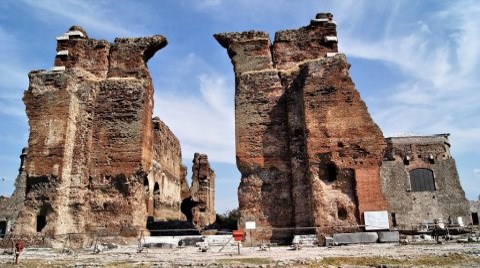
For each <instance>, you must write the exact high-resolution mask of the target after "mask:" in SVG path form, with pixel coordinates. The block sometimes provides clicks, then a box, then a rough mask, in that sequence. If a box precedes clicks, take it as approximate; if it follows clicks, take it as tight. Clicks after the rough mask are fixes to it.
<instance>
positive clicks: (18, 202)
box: [0, 148, 28, 238]
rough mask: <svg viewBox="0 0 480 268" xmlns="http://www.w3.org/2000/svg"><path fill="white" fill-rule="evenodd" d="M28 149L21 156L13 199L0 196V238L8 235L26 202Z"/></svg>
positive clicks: (23, 150)
mask: <svg viewBox="0 0 480 268" xmlns="http://www.w3.org/2000/svg"><path fill="white" fill-rule="evenodd" d="M27 152H28V149H27V148H23V149H22V154H21V155H20V168H19V169H18V176H17V178H16V180H15V191H14V192H13V194H12V196H11V197H4V196H0V238H1V237H2V236H3V235H8V234H9V233H10V230H11V229H12V227H13V225H15V222H16V220H17V217H18V212H19V211H20V208H21V207H22V205H23V202H24V201H25V181H26V177H27V176H26V173H25V160H26V157H27Z"/></svg>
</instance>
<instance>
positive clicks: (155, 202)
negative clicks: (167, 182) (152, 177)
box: [153, 182, 160, 209]
mask: <svg viewBox="0 0 480 268" xmlns="http://www.w3.org/2000/svg"><path fill="white" fill-rule="evenodd" d="M159 207H160V185H159V184H158V182H155V185H154V186H153V208H154V209H157V208H159Z"/></svg>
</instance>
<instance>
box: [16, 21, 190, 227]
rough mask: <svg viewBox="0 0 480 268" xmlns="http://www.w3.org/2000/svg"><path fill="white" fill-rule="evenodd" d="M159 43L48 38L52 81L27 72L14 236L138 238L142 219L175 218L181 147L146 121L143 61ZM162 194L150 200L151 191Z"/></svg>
mask: <svg viewBox="0 0 480 268" xmlns="http://www.w3.org/2000/svg"><path fill="white" fill-rule="evenodd" d="M166 45H167V40H166V38H165V37H163V36H160V35H156V36H152V37H143V38H117V39H115V41H114V43H109V42H107V41H104V40H95V39H90V38H88V36H87V33H86V32H85V31H84V30H83V29H82V28H80V27H78V26H73V27H71V28H70V29H69V31H68V32H67V33H66V34H64V35H62V36H59V37H57V55H56V57H55V66H54V67H53V68H52V70H51V71H45V70H40V71H32V72H31V73H30V74H29V78H30V84H29V88H28V90H27V91H25V95H24V98H23V100H24V102H25V105H26V111H27V116H28V119H29V125H30V136H29V141H28V148H29V150H28V154H27V160H26V163H25V173H26V189H25V193H26V196H25V202H24V205H23V207H22V208H21V210H20V214H19V216H18V219H17V222H16V224H15V227H14V231H13V232H14V233H15V234H17V235H28V234H36V233H42V234H52V235H55V234H64V233H82V232H90V231H92V232H95V231H97V230H104V231H107V232H118V231H123V230H132V229H134V230H136V229H138V228H144V227H145V224H146V219H147V216H149V215H150V216H152V215H153V216H155V217H158V218H176V219H179V218H182V217H183V215H182V214H181V212H180V206H179V204H180V202H181V200H182V194H181V186H182V185H185V182H184V180H185V175H186V174H185V172H184V170H185V168H184V167H183V166H182V165H181V152H180V144H179V142H178V140H177V139H176V138H175V136H174V135H173V133H171V131H170V130H169V129H168V127H166V126H165V124H163V123H162V122H161V121H160V120H159V119H158V118H154V119H153V120H152V112H153V91H154V89H153V84H152V79H151V77H150V74H149V71H148V69H147V65H146V63H147V61H148V60H149V59H150V58H151V57H152V56H153V55H154V54H155V52H156V51H158V50H160V49H162V48H163V47H164V46H166ZM157 186H158V188H159V189H160V190H161V192H160V194H159V195H157V193H156V187H157Z"/></svg>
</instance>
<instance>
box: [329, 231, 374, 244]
mask: <svg viewBox="0 0 480 268" xmlns="http://www.w3.org/2000/svg"><path fill="white" fill-rule="evenodd" d="M377 240H378V234H377V233H368V232H364V233H361V232H357V233H338V234H333V241H334V243H336V244H338V245H349V244H367V243H376V242H377Z"/></svg>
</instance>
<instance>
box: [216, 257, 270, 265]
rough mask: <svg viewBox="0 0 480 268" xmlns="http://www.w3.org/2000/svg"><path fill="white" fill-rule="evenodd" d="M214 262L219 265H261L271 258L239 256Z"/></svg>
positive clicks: (268, 261)
mask: <svg viewBox="0 0 480 268" xmlns="http://www.w3.org/2000/svg"><path fill="white" fill-rule="evenodd" d="M216 262H217V263H218V264H221V265H235V264H237V265H238V264H254V265H262V264H269V263H271V260H270V259H267V258H240V259H219V260H217V261H216Z"/></svg>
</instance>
